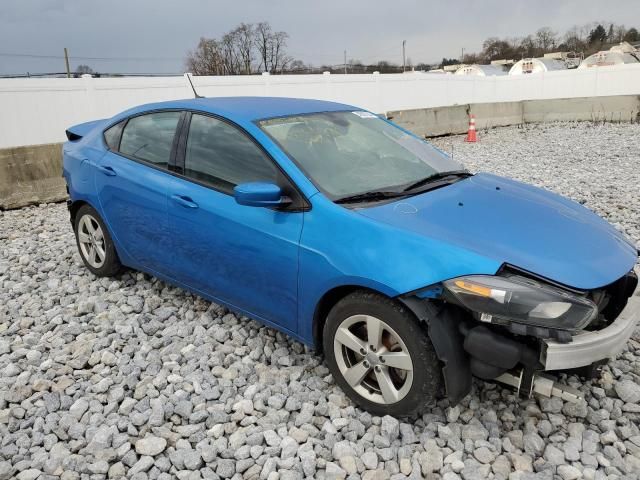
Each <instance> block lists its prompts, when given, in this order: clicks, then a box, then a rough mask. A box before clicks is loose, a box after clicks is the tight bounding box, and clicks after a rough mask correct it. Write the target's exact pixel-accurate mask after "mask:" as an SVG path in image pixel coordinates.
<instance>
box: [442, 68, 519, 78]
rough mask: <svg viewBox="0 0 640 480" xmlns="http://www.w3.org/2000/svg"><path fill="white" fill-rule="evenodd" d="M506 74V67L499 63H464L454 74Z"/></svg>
mask: <svg viewBox="0 0 640 480" xmlns="http://www.w3.org/2000/svg"><path fill="white" fill-rule="evenodd" d="M506 74H507V72H506V71H505V69H504V68H503V67H501V66H499V65H463V66H462V67H460V68H459V69H458V70H456V72H455V73H454V75H476V76H479V77H489V76H491V75H506Z"/></svg>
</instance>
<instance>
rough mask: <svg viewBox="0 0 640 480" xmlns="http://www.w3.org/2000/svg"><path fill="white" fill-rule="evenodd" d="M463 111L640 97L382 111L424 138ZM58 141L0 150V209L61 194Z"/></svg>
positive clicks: (455, 121) (591, 106)
mask: <svg viewBox="0 0 640 480" xmlns="http://www.w3.org/2000/svg"><path fill="white" fill-rule="evenodd" d="M469 113H473V114H474V115H475V116H476V127H477V128H478V129H480V130H482V129H487V128H493V127H499V126H507V125H519V124H523V123H540V122H553V121H607V122H635V121H640V96H637V95H619V96H609V97H586V98H568V99H551V100H524V101H519V102H500V103H476V104H467V105H454V106H450V107H435V108H421V109H412V110H398V111H391V112H387V115H388V116H389V117H390V118H392V119H393V121H394V122H396V123H398V124H399V125H401V126H403V127H404V128H406V129H408V130H410V131H412V132H414V133H416V134H417V135H420V136H424V137H434V136H440V135H449V134H461V133H465V132H466V131H467V128H468V123H469V117H468V115H469ZM61 146H62V144H61V143H50V144H45V145H32V146H28V147H13V148H5V149H0V209H10V208H19V207H23V206H26V205H30V204H37V203H44V202H55V201H61V200H64V199H65V198H66V196H67V194H66V189H65V184H64V179H63V178H62V158H61V154H62V148H61Z"/></svg>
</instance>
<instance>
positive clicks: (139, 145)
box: [120, 112, 180, 168]
mask: <svg viewBox="0 0 640 480" xmlns="http://www.w3.org/2000/svg"><path fill="white" fill-rule="evenodd" d="M178 120H180V112H156V113H149V114H147V115H140V116H137V117H133V118H131V119H130V120H129V121H128V122H127V125H126V126H125V127H124V131H123V132H122V140H120V152H121V153H123V154H125V155H128V156H130V157H134V158H138V159H140V160H144V161H145V162H149V163H152V164H154V165H156V166H158V167H165V168H166V167H167V165H168V164H169V158H170V157H171V146H172V145H173V137H174V136H175V133H176V127H177V126H178Z"/></svg>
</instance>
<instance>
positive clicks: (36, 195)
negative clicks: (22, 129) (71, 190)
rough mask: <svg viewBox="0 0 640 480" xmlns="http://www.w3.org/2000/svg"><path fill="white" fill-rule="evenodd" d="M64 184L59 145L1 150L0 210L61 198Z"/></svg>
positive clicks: (64, 196)
mask: <svg viewBox="0 0 640 480" xmlns="http://www.w3.org/2000/svg"><path fill="white" fill-rule="evenodd" d="M65 187H66V186H65V182H64V178H62V144H60V143H48V144H45V145H31V146H28V147H13V148H4V149H0V209H4V210H6V209H10V208H19V207H23V206H26V205H32V204H36V203H46V202H57V201H61V200H64V199H65V198H66V196H67V192H66V188H65Z"/></svg>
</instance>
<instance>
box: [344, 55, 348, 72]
mask: <svg viewBox="0 0 640 480" xmlns="http://www.w3.org/2000/svg"><path fill="white" fill-rule="evenodd" d="M344 74H345V75H346V74H347V51H346V50H345V51H344Z"/></svg>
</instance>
